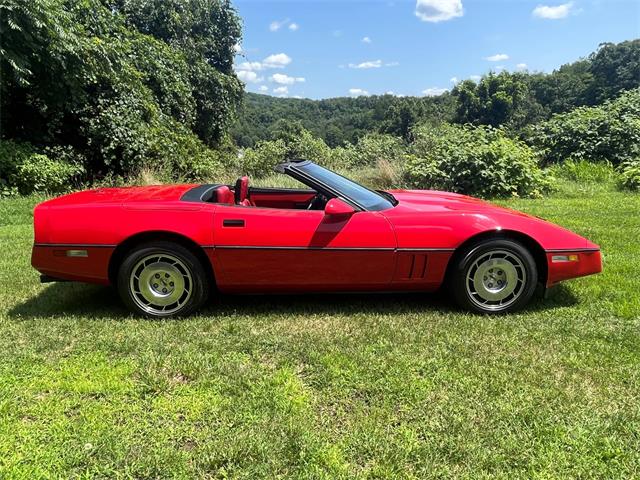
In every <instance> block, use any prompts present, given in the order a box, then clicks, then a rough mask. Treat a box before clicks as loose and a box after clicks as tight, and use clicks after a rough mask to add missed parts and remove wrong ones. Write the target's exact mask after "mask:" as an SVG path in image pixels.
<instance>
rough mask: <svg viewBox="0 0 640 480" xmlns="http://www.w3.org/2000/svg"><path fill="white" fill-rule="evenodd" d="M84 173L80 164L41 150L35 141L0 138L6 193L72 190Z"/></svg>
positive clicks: (0, 167)
mask: <svg viewBox="0 0 640 480" xmlns="http://www.w3.org/2000/svg"><path fill="white" fill-rule="evenodd" d="M82 173H83V169H82V167H81V166H80V165H77V164H73V163H69V162H67V161H65V160H62V159H56V158H49V157H48V156H47V155H43V154H41V153H38V152H37V151H36V150H35V149H34V147H33V146H32V145H29V144H27V143H17V142H13V141H10V140H2V141H0V179H2V181H1V182H0V188H1V191H2V196H9V195H12V194H15V193H20V194H21V195H28V194H30V193H33V192H47V193H61V192H64V191H68V190H70V189H71V188H72V187H73V186H74V184H75V183H77V179H78V178H79V177H80V175H81V174H82Z"/></svg>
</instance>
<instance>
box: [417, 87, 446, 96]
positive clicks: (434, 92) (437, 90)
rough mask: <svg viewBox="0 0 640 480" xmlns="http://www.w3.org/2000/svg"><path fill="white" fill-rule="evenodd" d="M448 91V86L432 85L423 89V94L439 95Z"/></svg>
mask: <svg viewBox="0 0 640 480" xmlns="http://www.w3.org/2000/svg"><path fill="white" fill-rule="evenodd" d="M446 91H447V89H446V88H438V87H431V88H427V89H426V90H423V91H422V94H423V95H426V96H427V97H437V96H438V95H442V94H443V93H444V92H446Z"/></svg>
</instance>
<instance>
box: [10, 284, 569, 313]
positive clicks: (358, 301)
mask: <svg viewBox="0 0 640 480" xmlns="http://www.w3.org/2000/svg"><path fill="white" fill-rule="evenodd" d="M577 303H579V299H578V298H577V297H576V296H575V294H574V293H573V291H572V290H571V289H570V288H569V287H567V286H565V285H560V286H558V287H556V288H555V289H553V290H552V293H551V295H550V296H549V298H546V299H543V298H542V295H541V294H537V295H536V297H535V298H534V299H533V301H532V302H531V303H530V304H529V305H528V306H527V307H526V308H525V309H524V312H525V313H528V312H531V313H534V312H538V311H544V310H549V309H553V308H559V307H569V306H572V305H575V304H577ZM459 312H460V310H459V309H458V308H457V307H456V305H455V304H454V303H453V302H452V300H450V299H449V297H448V295H446V294H444V293H375V294H372V293H341V294H337V293H327V294H306V295H298V294H295V295H280V294H279V295H214V298H213V300H211V301H209V303H208V304H207V305H206V306H205V307H204V308H203V309H202V311H201V314H202V315H206V316H211V317H215V316H216V315H221V316H222V315H273V314H276V315H300V314H308V313H320V314H328V315H331V314H336V315H337V314H341V315H344V314H357V313H371V314H374V313H375V314H416V313H417V314H420V313H431V314H434V313H435V314H442V315H447V314H451V313H459ZM8 314H9V316H11V317H13V318H36V317H37V318H42V317H68V316H82V317H89V318H92V319H96V320H101V319H103V320H118V319H124V318H131V317H132V316H133V315H132V314H131V313H129V311H128V310H127V309H126V308H125V307H124V306H123V305H122V302H121V301H120V298H119V297H118V293H117V292H116V290H115V289H114V288H109V287H102V286H96V285H86V284H81V283H55V284H52V285H50V286H47V287H46V288H44V289H43V290H42V291H41V292H40V293H39V294H38V295H36V296H34V297H32V298H30V299H28V300H27V301H26V302H24V303H22V304H19V305H16V306H14V307H13V308H11V309H10V310H9V312H8Z"/></svg>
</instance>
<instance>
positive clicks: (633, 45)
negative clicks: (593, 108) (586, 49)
mask: <svg viewBox="0 0 640 480" xmlns="http://www.w3.org/2000/svg"><path fill="white" fill-rule="evenodd" d="M589 61H590V68H589V70H590V72H591V74H592V75H593V83H592V84H591V85H590V86H589V88H588V90H587V95H588V99H587V103H589V104H591V105H594V104H597V103H602V102H604V101H605V100H609V99H612V98H615V97H616V96H618V95H619V94H620V93H621V92H623V91H625V90H632V89H634V88H638V87H640V39H636V40H629V41H626V42H621V43H618V44H614V43H603V44H601V45H600V47H599V48H598V50H597V51H596V52H594V53H592V54H591V55H590V56H589Z"/></svg>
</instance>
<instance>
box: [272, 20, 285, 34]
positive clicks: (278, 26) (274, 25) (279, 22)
mask: <svg viewBox="0 0 640 480" xmlns="http://www.w3.org/2000/svg"><path fill="white" fill-rule="evenodd" d="M287 23H289V19H288V18H285V19H284V20H274V21H273V22H271V23H270V24H269V30H270V31H272V32H277V31H278V30H280V29H281V28H282V27H284V26H285V25H286V24H287Z"/></svg>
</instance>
